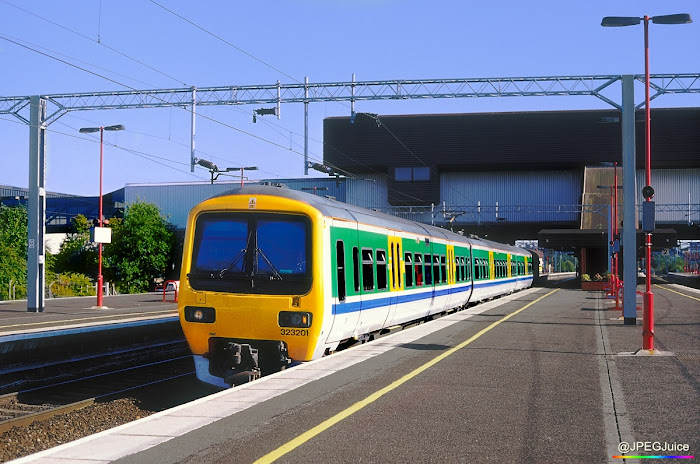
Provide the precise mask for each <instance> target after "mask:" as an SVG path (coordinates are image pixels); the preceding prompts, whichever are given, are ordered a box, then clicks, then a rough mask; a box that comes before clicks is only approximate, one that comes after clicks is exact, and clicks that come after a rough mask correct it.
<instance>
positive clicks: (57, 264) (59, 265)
mask: <svg viewBox="0 0 700 464" xmlns="http://www.w3.org/2000/svg"><path fill="white" fill-rule="evenodd" d="M71 222H72V232H71V234H70V235H69V236H68V237H66V239H65V240H63V243H61V249H60V251H59V252H58V254H57V255H56V259H55V261H54V263H53V270H54V271H56V272H57V273H78V274H85V275H87V276H90V277H92V278H93V279H97V249H96V247H95V245H94V244H93V243H92V242H90V222H89V221H88V220H87V218H86V217H85V216H83V215H82V214H79V215H77V216H76V217H74V218H73V219H72V220H71Z"/></svg>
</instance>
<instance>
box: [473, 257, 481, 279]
mask: <svg viewBox="0 0 700 464" xmlns="http://www.w3.org/2000/svg"><path fill="white" fill-rule="evenodd" d="M479 278H480V269H479V258H474V280H479Z"/></svg>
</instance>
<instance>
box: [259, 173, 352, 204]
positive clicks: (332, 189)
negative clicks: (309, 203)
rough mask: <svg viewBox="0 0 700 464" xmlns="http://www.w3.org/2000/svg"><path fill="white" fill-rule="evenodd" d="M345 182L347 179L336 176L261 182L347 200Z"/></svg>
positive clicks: (343, 200) (265, 180)
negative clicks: (339, 178)
mask: <svg viewBox="0 0 700 464" xmlns="http://www.w3.org/2000/svg"><path fill="white" fill-rule="evenodd" d="M344 182H345V180H337V179H336V178H335V177H318V178H313V177H312V178H305V179H264V180H262V181H260V182H259V183H264V184H272V185H276V184H279V185H282V186H284V187H288V188H290V189H292V190H302V191H304V192H306V193H313V194H316V195H318V196H320V197H333V198H335V199H336V200H338V201H342V202H345V185H343V183H344ZM314 189H315V190H314Z"/></svg>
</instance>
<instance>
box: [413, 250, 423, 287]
mask: <svg viewBox="0 0 700 464" xmlns="http://www.w3.org/2000/svg"><path fill="white" fill-rule="evenodd" d="M414 257H415V258H416V260H415V263H414V264H413V269H414V270H415V271H416V286H418V287H420V286H421V285H423V257H422V256H421V255H419V254H417V253H416V254H415V255H414Z"/></svg>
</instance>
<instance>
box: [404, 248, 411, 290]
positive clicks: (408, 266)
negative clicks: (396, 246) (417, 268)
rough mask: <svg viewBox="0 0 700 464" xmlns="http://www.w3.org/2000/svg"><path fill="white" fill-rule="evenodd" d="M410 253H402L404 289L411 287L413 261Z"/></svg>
mask: <svg viewBox="0 0 700 464" xmlns="http://www.w3.org/2000/svg"><path fill="white" fill-rule="evenodd" d="M411 256H412V255H411V253H404V255H403V265H404V270H405V271H406V287H413V259H411Z"/></svg>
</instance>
